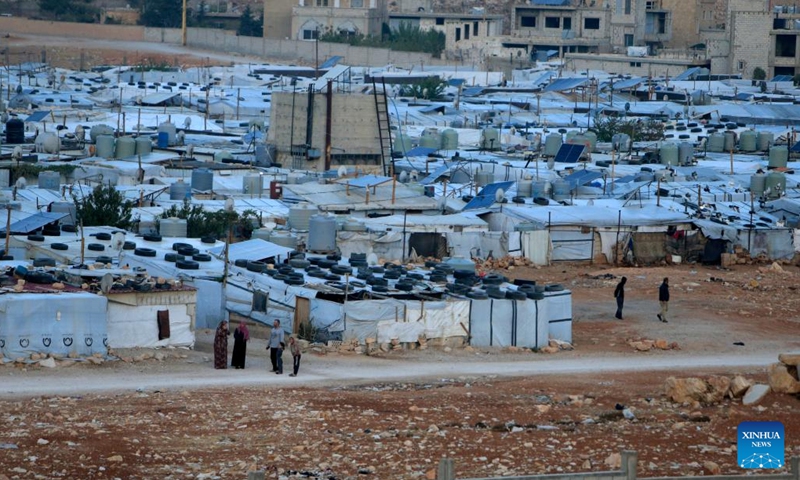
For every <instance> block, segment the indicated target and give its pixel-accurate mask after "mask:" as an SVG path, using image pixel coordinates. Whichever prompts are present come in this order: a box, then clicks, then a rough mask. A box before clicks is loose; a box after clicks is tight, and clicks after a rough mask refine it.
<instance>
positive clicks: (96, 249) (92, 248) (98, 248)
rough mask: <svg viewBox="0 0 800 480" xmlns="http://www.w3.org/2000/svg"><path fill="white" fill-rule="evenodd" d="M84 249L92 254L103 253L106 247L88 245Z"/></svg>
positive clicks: (97, 244) (95, 244)
mask: <svg viewBox="0 0 800 480" xmlns="http://www.w3.org/2000/svg"><path fill="white" fill-rule="evenodd" d="M86 249H87V250H89V251H92V252H103V251H105V249H106V246H105V245H103V244H102V243H90V244H89V245H86Z"/></svg>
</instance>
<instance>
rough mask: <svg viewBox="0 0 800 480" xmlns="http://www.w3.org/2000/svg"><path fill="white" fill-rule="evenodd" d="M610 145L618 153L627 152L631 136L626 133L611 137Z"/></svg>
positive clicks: (629, 147)
mask: <svg viewBox="0 0 800 480" xmlns="http://www.w3.org/2000/svg"><path fill="white" fill-rule="evenodd" d="M611 145H612V148H613V149H614V150H616V151H618V152H627V151H628V150H630V149H631V136H630V135H628V134H627V133H617V134H615V135H614V136H613V137H611Z"/></svg>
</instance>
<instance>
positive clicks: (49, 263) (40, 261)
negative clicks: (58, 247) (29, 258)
mask: <svg viewBox="0 0 800 480" xmlns="http://www.w3.org/2000/svg"><path fill="white" fill-rule="evenodd" d="M33 266H34V267H55V266H56V261H55V260H54V259H52V258H47V257H41V258H36V259H34V260H33Z"/></svg>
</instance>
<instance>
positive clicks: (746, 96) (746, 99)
mask: <svg viewBox="0 0 800 480" xmlns="http://www.w3.org/2000/svg"><path fill="white" fill-rule="evenodd" d="M754 96H755V95H754V94H752V93H737V94H736V96H735V97H733V98H735V99H736V100H741V101H743V102H749V101H750V100H752V99H753V97H754Z"/></svg>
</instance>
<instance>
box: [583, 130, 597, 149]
mask: <svg viewBox="0 0 800 480" xmlns="http://www.w3.org/2000/svg"><path fill="white" fill-rule="evenodd" d="M583 136H584V137H586V138H587V139H588V140H589V146H588V148H589V152H594V151H595V150H597V134H596V133H594V132H593V131H591V130H588V131H586V132H584V134H583Z"/></svg>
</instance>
